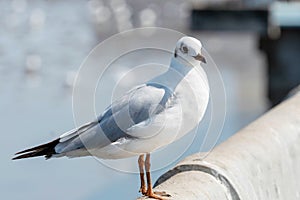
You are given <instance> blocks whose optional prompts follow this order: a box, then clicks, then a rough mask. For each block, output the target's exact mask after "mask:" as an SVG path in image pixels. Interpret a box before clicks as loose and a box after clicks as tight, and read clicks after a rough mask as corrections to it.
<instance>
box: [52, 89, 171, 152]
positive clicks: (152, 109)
mask: <svg viewBox="0 0 300 200" xmlns="http://www.w3.org/2000/svg"><path fill="white" fill-rule="evenodd" d="M172 99H174V94H173V92H172V91H171V90H170V89H168V88H167V87H164V86H162V85H159V84H156V83H148V84H144V85H141V86H138V87H136V88H134V89H132V90H130V91H129V92H128V93H126V94H125V95H124V96H122V97H121V98H120V99H118V100H117V101H115V102H113V103H112V104H111V106H109V107H108V108H107V109H106V110H105V111H104V113H103V114H102V115H100V116H99V117H98V119H97V120H96V121H94V122H91V123H88V124H85V125H84V126H82V127H80V128H78V129H76V130H73V131H71V132H69V133H66V134H63V135H62V136H61V137H60V143H59V144H58V145H57V146H56V147H55V150H56V152H57V153H65V152H69V151H73V150H77V149H85V148H88V149H93V148H102V147H104V146H107V145H109V144H111V143H113V142H116V141H117V140H119V139H121V138H135V137H139V136H137V135H134V136H132V135H130V133H128V132H127V130H128V129H130V128H131V127H132V126H134V125H136V124H139V123H141V122H144V121H146V120H150V119H151V118H152V117H154V116H155V115H157V114H159V113H161V112H163V111H164V110H165V109H166V108H168V107H171V106H172ZM141 137H143V136H141Z"/></svg>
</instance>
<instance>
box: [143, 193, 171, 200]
mask: <svg viewBox="0 0 300 200" xmlns="http://www.w3.org/2000/svg"><path fill="white" fill-rule="evenodd" d="M144 195H145V196H147V197H150V198H153V199H158V200H167V199H166V198H164V197H170V196H171V195H169V194H167V193H166V192H152V191H147V192H146V194H144Z"/></svg>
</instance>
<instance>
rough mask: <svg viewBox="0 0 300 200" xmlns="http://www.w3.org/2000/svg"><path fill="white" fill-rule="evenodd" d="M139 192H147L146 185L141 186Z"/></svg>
mask: <svg viewBox="0 0 300 200" xmlns="http://www.w3.org/2000/svg"><path fill="white" fill-rule="evenodd" d="M139 192H141V193H142V194H143V195H146V194H147V188H146V187H141V188H140V190H139Z"/></svg>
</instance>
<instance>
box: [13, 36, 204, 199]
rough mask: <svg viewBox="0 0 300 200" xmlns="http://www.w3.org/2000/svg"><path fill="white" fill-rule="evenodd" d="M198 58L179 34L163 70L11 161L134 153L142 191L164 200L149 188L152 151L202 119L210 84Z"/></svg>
mask: <svg viewBox="0 0 300 200" xmlns="http://www.w3.org/2000/svg"><path fill="white" fill-rule="evenodd" d="M201 63H206V60H205V58H204V56H203V55H202V44H201V42H200V41H199V40H197V39H196V38H193V37H188V36H184V37H182V38H180V39H179V40H178V41H177V43H176V47H175V51H174V54H172V57H171V62H170V66H169V67H168V69H167V70H166V72H164V73H162V74H161V75H158V76H156V77H154V78H153V79H151V80H149V81H147V82H145V83H144V84H142V85H139V86H136V87H134V88H133V89H131V90H130V91H128V92H127V93H125V94H124V95H123V96H122V97H120V98H119V99H117V100H116V101H114V102H113V103H112V104H111V105H110V106H109V107H108V108H107V109H106V110H105V111H104V112H103V113H102V114H101V115H100V116H99V117H97V118H96V119H95V120H94V121H92V122H90V123H87V124H84V125H82V126H81V127H79V128H75V129H73V130H71V131H68V132H66V133H64V134H62V135H61V136H60V137H59V138H57V139H55V140H53V141H51V142H49V143H46V144H42V145H39V146H36V147H33V148H30V149H26V150H24V151H20V152H18V153H16V154H15V155H16V156H15V157H14V158H13V160H17V159H23V158H30V157H37V156H45V158H46V159H49V158H55V157H62V156H66V157H69V158H74V157H81V156H90V155H93V156H96V157H98V158H101V159H121V158H127V157H132V156H138V167H139V172H140V181H141V186H140V192H141V193H142V194H143V195H145V196H147V197H151V198H154V199H165V198H164V197H165V196H168V194H166V193H165V192H155V191H154V190H153V187H152V182H151V170H150V165H151V163H150V154H151V153H152V152H154V151H155V150H157V149H159V148H161V147H164V146H166V145H168V144H170V143H172V142H174V141H176V140H178V139H179V138H181V137H182V136H184V135H186V134H187V133H189V132H190V131H191V130H192V129H194V128H195V127H196V126H197V125H198V124H199V122H200V121H201V120H202V118H203V116H204V114H205V111H206V108H207V105H208V101H209V84H208V80H207V76H206V73H205V71H204V69H203V68H202V67H201ZM145 172H146V179H147V182H145Z"/></svg>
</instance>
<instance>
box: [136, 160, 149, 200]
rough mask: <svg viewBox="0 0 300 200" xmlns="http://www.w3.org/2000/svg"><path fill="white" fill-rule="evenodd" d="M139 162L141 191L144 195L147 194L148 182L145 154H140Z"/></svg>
mask: <svg viewBox="0 0 300 200" xmlns="http://www.w3.org/2000/svg"><path fill="white" fill-rule="evenodd" d="M138 163H139V170H140V179H141V188H140V191H139V192H141V193H142V194H143V195H146V193H147V189H146V184H145V179H144V175H145V172H144V166H145V161H144V155H140V156H139V159H138Z"/></svg>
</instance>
